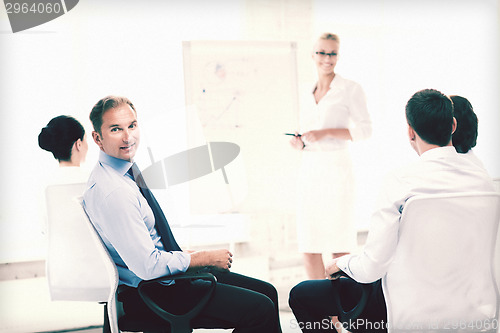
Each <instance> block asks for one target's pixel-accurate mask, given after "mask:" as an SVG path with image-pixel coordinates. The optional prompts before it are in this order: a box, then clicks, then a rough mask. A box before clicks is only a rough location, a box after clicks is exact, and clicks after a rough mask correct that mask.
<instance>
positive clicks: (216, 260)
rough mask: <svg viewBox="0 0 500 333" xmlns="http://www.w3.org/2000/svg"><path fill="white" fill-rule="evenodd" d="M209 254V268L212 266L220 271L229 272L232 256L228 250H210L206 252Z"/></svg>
mask: <svg viewBox="0 0 500 333" xmlns="http://www.w3.org/2000/svg"><path fill="white" fill-rule="evenodd" d="M208 252H209V253H210V262H211V263H210V264H209V266H213V267H215V268H219V269H222V270H229V269H230V268H231V264H232V262H233V258H232V257H233V254H232V253H231V252H229V251H228V250H224V249H221V250H212V251H208Z"/></svg>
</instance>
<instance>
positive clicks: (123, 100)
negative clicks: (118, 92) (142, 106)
mask: <svg viewBox="0 0 500 333" xmlns="http://www.w3.org/2000/svg"><path fill="white" fill-rule="evenodd" d="M124 104H128V105H129V106H130V107H131V108H132V110H134V112H137V111H136V110H135V107H134V104H132V102H131V101H130V100H129V99H128V98H127V97H121V96H106V97H104V98H101V99H100V100H99V101H98V102H97V103H96V104H95V105H94V107H93V108H92V111H90V121H91V122H92V126H93V127H94V131H96V132H97V133H99V134H101V135H102V133H101V126H102V116H103V115H104V113H105V112H106V111H108V110H109V109H114V108H117V107H119V106H121V105H124Z"/></svg>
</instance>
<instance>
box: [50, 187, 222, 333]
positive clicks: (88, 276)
mask: <svg viewBox="0 0 500 333" xmlns="http://www.w3.org/2000/svg"><path fill="white" fill-rule="evenodd" d="M84 190H85V184H69V185H52V186H49V187H47V190H46V200H47V208H48V209H47V213H48V221H49V227H48V235H49V250H48V256H47V264H46V270H47V280H48V283H49V291H50V295H51V299H52V300H53V301H56V300H65V301H90V302H99V303H105V304H106V306H105V309H106V311H105V317H104V319H105V322H104V328H103V331H104V332H106V333H107V332H111V333H120V332H121V330H123V331H131V332H174V333H178V332H179V333H185V332H191V331H192V330H191V328H190V320H191V319H192V318H194V317H195V316H196V315H197V314H198V313H199V312H200V311H201V309H202V308H203V307H204V306H205V304H206V303H207V302H208V300H209V298H210V296H211V294H212V292H213V291H214V288H215V278H214V276H213V275H212V274H209V273H199V274H179V275H174V276H167V277H162V278H157V279H154V280H149V281H142V282H141V283H140V284H139V287H138V288H139V293H140V295H141V297H142V299H143V301H144V302H145V303H146V304H147V305H148V306H149V307H150V308H151V309H152V311H154V312H155V313H156V314H157V315H158V316H159V317H161V318H163V320H161V319H160V318H158V320H157V321H151V320H144V319H142V318H131V317H130V316H125V315H124V312H123V307H122V304H121V302H119V301H118V300H117V288H118V281H119V277H118V271H117V269H116V266H115V264H114V262H113V260H112V259H111V257H110V255H109V253H108V251H107V249H106V246H105V245H104V243H103V242H102V240H101V238H100V237H99V234H98V233H97V231H96V229H95V228H94V226H93V225H92V223H91V222H90V220H89V219H88V216H87V214H86V213H85V210H84V209H83V206H82V194H83V192H84ZM179 279H205V280H208V281H210V282H211V289H210V290H209V291H208V292H207V293H206V294H205V295H204V297H203V298H202V299H201V300H200V301H199V303H198V304H196V305H195V306H194V307H193V308H192V309H190V311H189V312H187V313H185V314H171V313H168V312H166V311H164V310H163V309H161V308H160V307H159V306H157V305H156V304H155V303H154V301H153V300H152V299H151V298H150V297H149V295H148V294H147V292H146V290H147V286H148V285H149V284H152V283H157V282H161V281H162V280H179ZM164 320H166V321H168V322H169V323H170V327H168V326H166V325H165V321H164Z"/></svg>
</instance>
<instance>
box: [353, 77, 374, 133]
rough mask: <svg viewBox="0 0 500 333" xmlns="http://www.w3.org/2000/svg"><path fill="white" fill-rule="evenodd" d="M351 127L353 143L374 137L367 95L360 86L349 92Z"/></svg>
mask: <svg viewBox="0 0 500 333" xmlns="http://www.w3.org/2000/svg"><path fill="white" fill-rule="evenodd" d="M349 94H350V96H349V100H350V118H351V123H352V124H351V125H350V126H349V133H350V134H351V137H352V141H359V140H365V139H368V138H369V137H370V136H371V135H372V121H371V118H370V114H369V113H368V107H367V104H366V95H365V92H364V91H363V88H361V86H360V85H359V84H357V83H356V84H355V85H354V86H353V89H351V90H350V92H349Z"/></svg>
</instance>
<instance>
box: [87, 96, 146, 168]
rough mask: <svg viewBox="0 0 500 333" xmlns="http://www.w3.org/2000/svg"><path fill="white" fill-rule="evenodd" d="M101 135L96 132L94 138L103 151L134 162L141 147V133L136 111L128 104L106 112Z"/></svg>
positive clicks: (103, 117) (93, 133) (93, 134)
mask: <svg viewBox="0 0 500 333" xmlns="http://www.w3.org/2000/svg"><path fill="white" fill-rule="evenodd" d="M101 133H102V134H99V133H97V132H95V131H94V132H92V137H93V138H94V141H95V143H96V144H97V145H98V146H99V148H101V150H102V151H104V152H105V153H106V154H108V155H109V156H113V157H116V158H119V159H122V160H125V161H129V162H132V160H133V159H134V156H135V153H136V152H137V148H138V147H139V141H140V131H139V126H138V124H137V117H136V114H135V111H134V110H132V108H131V107H130V106H129V105H128V104H123V105H120V106H118V107H116V108H114V109H109V110H107V111H105V112H104V114H103V116H102V126H101Z"/></svg>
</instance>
